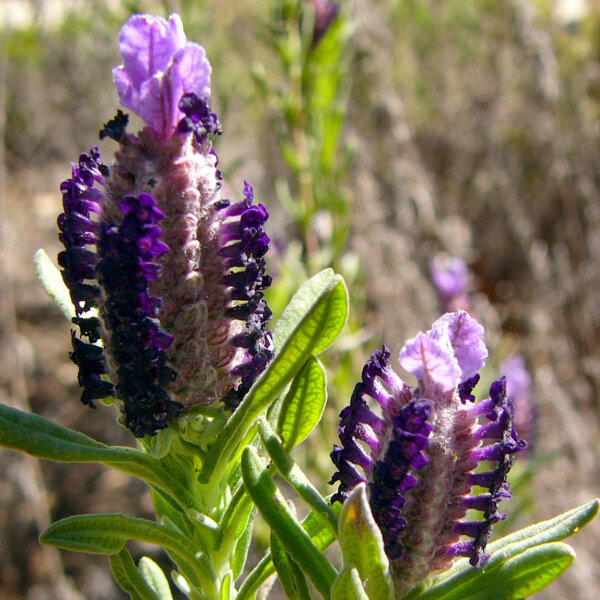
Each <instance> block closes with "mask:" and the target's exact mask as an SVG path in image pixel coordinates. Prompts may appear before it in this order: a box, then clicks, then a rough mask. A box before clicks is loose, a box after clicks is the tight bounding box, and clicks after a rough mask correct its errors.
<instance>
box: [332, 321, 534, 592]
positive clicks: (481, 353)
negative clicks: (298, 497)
mask: <svg viewBox="0 0 600 600" xmlns="http://www.w3.org/2000/svg"><path fill="white" fill-rule="evenodd" d="M486 357H487V350H486V348H485V345H484V343H483V328H482V327H481V325H479V323H477V321H475V319H473V318H472V317H470V316H469V315H468V314H467V313H466V312H464V311H458V312H455V313H447V314H446V315H444V316H443V317H441V318H440V319H438V320H437V321H436V322H435V323H434V324H433V326H432V328H431V329H430V330H429V331H428V332H427V333H419V334H418V335H417V336H416V337H415V338H413V339H412V340H409V341H408V342H407V343H406V344H405V346H404V348H403V349H402V351H401V352H400V365H401V366H402V367H403V368H404V369H405V370H407V371H408V372H410V373H412V374H413V375H414V376H415V377H416V379H417V381H418V386H417V387H416V388H413V387H409V386H408V385H407V384H406V383H404V381H402V379H401V378H400V377H399V376H398V375H397V373H396V372H395V371H394V370H393V368H392V367H391V366H390V351H389V350H388V349H387V348H386V347H385V346H384V347H383V349H382V350H377V351H375V352H374V353H373V354H372V356H371V358H370V360H369V361H368V362H367V364H366V365H365V367H364V369H363V373H362V381H361V382H360V383H358V384H357V386H356V387H355V389H354V393H353V395H352V399H351V402H350V406H348V407H347V408H345V409H344V410H343V411H342V413H341V415H340V416H341V420H340V425H339V434H340V440H341V442H342V445H341V446H336V447H334V450H333V452H332V459H333V462H334V464H335V465H336V467H337V469H338V470H337V472H336V473H335V475H334V477H333V479H332V481H331V483H334V482H339V489H338V492H337V493H336V494H335V495H334V498H333V499H334V501H341V502H343V501H344V499H345V498H346V496H347V494H348V493H349V491H351V490H352V488H354V486H356V485H357V484H358V483H360V482H366V483H367V485H368V493H369V502H370V506H371V510H372V512H373V516H374V518H375V520H376V522H377V524H378V526H379V528H380V529H381V533H382V536H383V540H384V544H385V551H386V553H387V555H388V558H389V559H390V562H391V567H392V573H393V575H394V581H395V584H396V588H397V592H398V593H400V592H401V591H403V590H404V591H406V590H408V589H410V588H411V587H413V586H414V585H415V584H416V583H418V582H419V581H421V580H422V579H424V578H425V577H426V576H427V575H428V573H430V572H432V571H437V570H442V569H445V568H447V567H448V566H449V565H450V563H451V562H452V559H453V558H454V557H457V556H465V557H468V558H469V561H470V563H471V564H472V565H473V566H478V565H480V564H481V563H482V562H484V561H485V560H486V558H487V556H486V554H485V546H486V542H487V539H488V537H489V535H490V532H491V528H492V525H493V524H494V523H495V522H497V521H498V520H501V519H504V518H505V515H504V514H502V513H500V512H499V511H498V505H499V503H500V502H501V501H502V500H506V499H508V498H510V492H509V490H508V484H507V483H506V476H507V474H508V471H509V469H510V467H511V464H512V462H513V456H514V454H515V453H516V452H519V451H520V450H523V449H524V448H525V446H526V444H525V442H523V441H522V440H520V439H519V438H518V436H517V433H516V432H515V429H514V427H513V418H514V409H513V405H512V403H511V402H510V400H508V399H507V397H506V381H505V379H504V378H501V379H499V380H498V381H495V382H494V383H493V384H492V386H491V388H490V393H489V398H488V399H486V400H483V401H481V402H478V403H475V402H474V400H475V397H474V395H473V394H472V392H473V388H474V387H475V385H476V384H477V382H478V380H479V375H478V371H479V369H481V367H482V366H483V365H484V361H485V358H486ZM480 465H485V466H482V467H481V468H480ZM477 488H482V489H481V490H480V491H479V492H477V491H474V490H476V489H477ZM470 509H474V510H477V511H480V512H481V513H483V515H482V518H481V519H479V520H466V515H467V511H468V510H470ZM463 536H464V537H463ZM465 538H466V539H465Z"/></svg>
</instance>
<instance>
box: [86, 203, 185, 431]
mask: <svg viewBox="0 0 600 600" xmlns="http://www.w3.org/2000/svg"><path fill="white" fill-rule="evenodd" d="M120 208H121V210H122V211H123V213H124V216H123V220H122V222H121V223H120V225H117V224H115V223H105V224H104V228H103V231H102V235H101V239H100V243H99V255H100V261H99V262H98V266H97V271H98V274H99V279H100V283H101V285H102V287H103V288H104V291H105V295H106V301H105V304H104V321H105V324H106V328H107V330H108V332H109V334H110V346H111V349H112V354H113V358H114V360H115V363H116V365H117V375H118V379H119V384H118V386H117V390H116V391H117V395H118V397H119V398H120V399H121V400H122V401H123V410H124V413H125V425H126V426H127V427H128V428H129V429H130V430H131V431H132V432H133V434H134V435H135V436H137V437H142V436H144V435H154V434H155V433H156V432H157V431H158V430H159V429H163V428H165V427H166V426H167V424H168V422H169V420H170V419H171V418H173V417H174V416H176V415H177V414H178V413H179V412H180V411H181V409H182V406H181V404H180V403H178V402H174V401H173V400H171V399H170V397H169V395H168V394H167V392H166V391H165V386H166V385H167V384H168V383H169V382H170V381H172V380H173V379H174V378H175V374H176V373H175V371H174V370H173V369H172V368H171V367H170V366H169V365H168V364H167V354H166V352H165V351H166V350H167V349H168V348H169V346H170V345H171V342H172V337H171V336H170V335H169V334H168V333H166V332H164V331H163V330H162V329H161V326H160V322H159V320H158V319H157V318H156V317H157V313H158V310H159V308H160V304H161V303H160V299H159V298H155V297H153V296H151V294H150V292H149V285H150V283H151V282H152V281H155V280H156V278H157V277H158V276H159V275H160V266H159V265H158V264H157V263H155V262H154V260H156V259H158V258H160V257H161V256H163V255H164V254H166V253H167V252H168V247H167V246H166V245H165V244H164V243H163V242H162V241H161V239H160V237H161V228H160V227H159V225H158V222H159V221H160V220H161V219H162V218H163V217H164V214H163V213H162V211H160V210H159V209H158V207H157V206H156V201H155V200H154V198H153V197H152V196H151V195H150V194H146V193H142V194H139V195H138V196H133V195H128V196H125V197H124V198H123V199H122V200H121V202H120Z"/></svg>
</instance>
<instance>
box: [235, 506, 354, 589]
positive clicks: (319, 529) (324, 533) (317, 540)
mask: <svg viewBox="0 0 600 600" xmlns="http://www.w3.org/2000/svg"><path fill="white" fill-rule="evenodd" d="M326 500H327V499H326ZM341 508H342V505H341V504H340V503H339V502H336V503H335V504H334V505H333V506H332V507H331V510H333V512H334V513H336V515H337V516H339V513H340V510H341ZM301 525H302V529H304V531H306V533H307V534H308V535H309V537H310V539H311V540H312V542H313V544H314V545H315V546H316V547H317V549H318V550H321V551H323V550H325V549H327V548H329V546H331V544H333V542H335V541H336V539H337V534H334V533H333V532H332V531H331V528H330V527H329V525H325V523H324V522H323V519H322V517H321V516H320V515H319V516H317V515H316V514H315V512H314V511H311V512H310V513H309V515H308V516H307V517H306V518H305V519H304V520H303V521H302V523H301ZM274 570H275V567H274V566H273V561H272V557H271V553H270V552H269V551H267V552H266V554H265V555H264V556H263V558H262V559H261V560H260V562H259V563H258V564H257V565H256V566H255V567H254V568H253V569H252V571H251V572H250V573H249V574H248V577H246V579H245V580H244V582H243V583H242V585H241V586H240V588H239V590H238V595H237V600H248V598H253V597H254V594H255V593H256V591H257V590H258V588H259V587H260V586H261V584H262V583H263V582H264V581H265V580H266V579H267V578H268V577H269V576H270V575H272V574H273V572H274Z"/></svg>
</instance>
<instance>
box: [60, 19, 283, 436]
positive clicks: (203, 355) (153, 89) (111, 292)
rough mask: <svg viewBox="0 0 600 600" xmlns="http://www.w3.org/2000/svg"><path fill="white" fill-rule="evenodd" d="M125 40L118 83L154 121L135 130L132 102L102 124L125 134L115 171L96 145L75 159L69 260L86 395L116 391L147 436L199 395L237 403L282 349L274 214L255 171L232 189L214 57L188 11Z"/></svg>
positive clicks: (124, 99)
mask: <svg viewBox="0 0 600 600" xmlns="http://www.w3.org/2000/svg"><path fill="white" fill-rule="evenodd" d="M120 46H121V52H122V55H123V65H121V66H120V67H118V68H117V69H115V71H114V77H115V83H116V86H117V91H118V92H119V95H120V97H121V103H122V105H123V107H125V108H131V109H133V110H135V111H136V112H137V113H138V114H139V115H140V116H142V118H143V119H144V120H145V122H146V126H145V127H144V128H143V129H142V130H141V131H139V132H137V133H130V132H128V131H127V125H128V117H127V115H126V114H124V113H123V112H121V111H120V110H119V111H118V113H117V116H116V117H115V118H114V119H112V120H110V121H108V122H107V123H106V124H105V125H104V127H103V129H102V130H101V132H100V137H101V138H106V137H109V138H111V139H113V140H115V141H116V142H118V143H119V148H118V150H117V151H116V153H115V158H114V161H113V163H112V165H111V167H110V169H109V168H108V167H106V166H105V165H104V164H103V163H102V161H101V160H100V153H99V151H98V149H97V148H94V149H92V150H91V151H90V153H89V154H83V155H81V157H80V159H79V162H78V163H77V164H76V165H74V166H73V172H72V178H71V179H68V180H67V181H65V182H64V183H63V184H62V186H61V189H62V192H63V207H64V212H63V214H62V215H61V216H60V217H59V220H58V225H59V229H60V236H59V237H60V239H61V241H62V242H63V244H64V246H65V250H64V251H63V252H61V254H60V255H59V263H60V266H61V267H62V268H63V279H64V281H65V283H66V284H67V286H68V288H69V290H70V293H71V298H72V300H73V303H74V304H75V311H76V315H77V316H76V318H75V319H74V324H75V325H77V326H78V327H79V331H80V336H79V337H77V335H76V334H75V333H73V344H74V349H73V352H72V358H73V360H74V361H75V362H76V363H77V365H78V366H79V381H80V383H81V385H82V387H83V388H84V391H83V395H82V400H83V402H84V403H86V404H88V405H90V406H93V405H94V404H93V401H94V400H96V399H100V398H104V397H114V398H116V399H117V401H118V404H119V406H120V408H121V411H122V413H123V422H124V424H125V425H126V426H127V427H128V428H129V429H130V430H131V431H132V432H133V433H134V434H135V435H136V436H143V435H154V434H155V433H156V432H157V431H158V430H159V429H162V428H164V427H166V426H167V425H168V424H169V422H170V421H171V419H173V418H174V417H175V416H177V415H178V414H180V413H182V412H184V411H186V410H187V409H189V408H191V407H194V406H199V405H207V404H213V403H215V402H222V403H223V404H224V406H226V407H227V408H228V409H229V410H235V408H236V407H237V405H238V404H239V402H240V401H241V399H242V398H243V397H244V395H245V394H246V392H247V391H248V390H249V389H250V387H251V386H252V384H253V383H254V381H255V380H256V378H257V377H258V375H259V374H260V373H261V372H262V371H263V370H264V369H265V367H266V366H267V364H268V362H269V361H270V360H271V358H272V356H273V352H274V350H273V339H272V335H271V333H270V332H269V331H267V324H268V322H269V319H270V318H271V311H270V309H269V307H268V306H267V303H266V301H265V299H264V290H265V289H266V288H267V287H268V286H269V285H270V284H271V278H270V277H269V276H268V275H267V274H266V260H265V254H266V253H267V251H268V248H269V236H268V235H267V233H266V231H265V224H266V221H267V219H268V217H269V213H268V211H267V210H266V208H265V207H264V206H263V205H262V204H260V203H255V202H254V191H253V189H252V187H251V186H250V184H249V183H247V182H245V183H244V189H243V200H241V201H239V202H232V201H231V200H230V199H229V198H226V197H225V196H224V194H223V186H222V179H221V173H220V171H219V170H218V168H217V163H218V160H217V156H216V153H215V151H214V149H213V148H212V139H213V137H214V136H215V135H219V134H220V133H221V128H220V124H219V121H218V118H217V116H216V114H214V113H213V112H212V110H211V104H210V95H209V94H210V88H209V83H210V81H209V78H210V65H209V63H208V61H207V60H206V57H205V56H204V50H203V49H202V48H201V47H200V46H198V45H197V44H194V43H192V42H187V40H186V37H185V34H184V32H183V28H182V25H181V20H180V19H179V17H178V16H177V15H172V16H171V17H170V18H169V20H168V21H166V20H164V19H162V18H160V17H152V16H149V15H134V16H133V17H131V18H130V19H129V21H128V22H127V23H126V24H125V25H124V27H123V30H122V32H121V37H120ZM90 310H92V311H95V313H90V312H89V311H90ZM84 338H87V340H86V339H84Z"/></svg>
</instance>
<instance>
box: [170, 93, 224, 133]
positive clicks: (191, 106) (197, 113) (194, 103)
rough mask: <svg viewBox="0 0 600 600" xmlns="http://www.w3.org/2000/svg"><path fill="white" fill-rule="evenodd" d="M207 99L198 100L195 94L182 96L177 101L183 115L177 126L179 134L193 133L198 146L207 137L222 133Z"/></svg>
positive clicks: (217, 119)
mask: <svg viewBox="0 0 600 600" xmlns="http://www.w3.org/2000/svg"><path fill="white" fill-rule="evenodd" d="M210 109H211V105H210V99H209V98H198V96H196V94H192V93H188V94H184V95H183V96H182V98H181V100H180V101H179V110H180V111H181V112H182V113H183V114H184V115H185V117H184V118H183V119H181V121H179V124H178V125H177V131H178V132H179V133H193V134H194V138H195V140H196V142H197V143H198V144H202V142H204V140H206V139H207V137H208V136H212V135H220V134H221V132H222V129H221V123H220V122H219V118H218V117H217V115H216V114H215V113H213V112H212V111H211V110H210Z"/></svg>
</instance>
